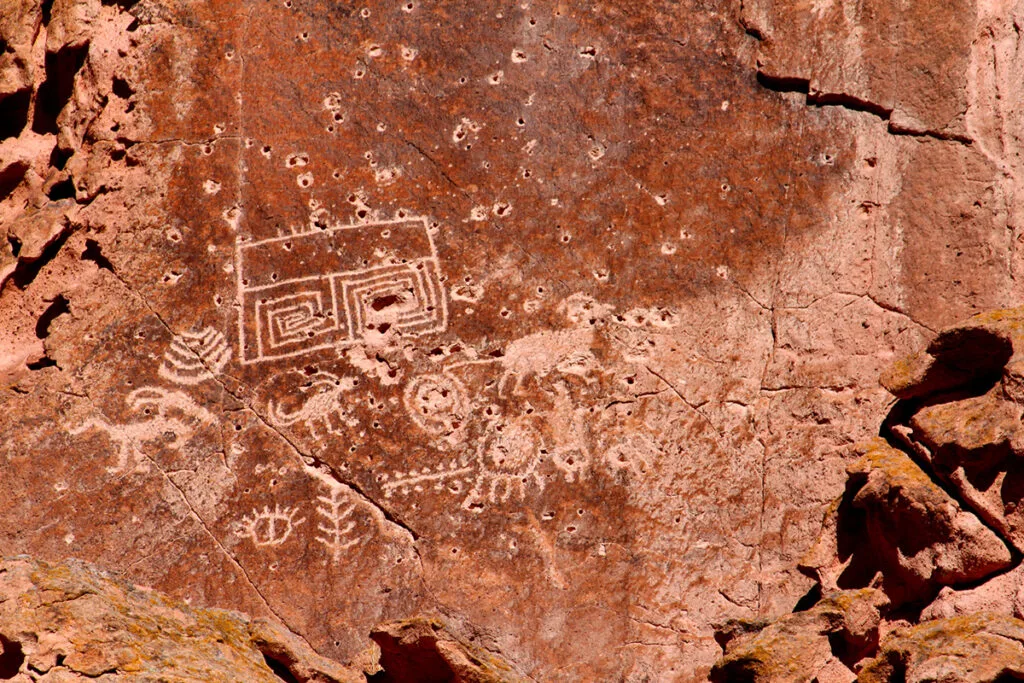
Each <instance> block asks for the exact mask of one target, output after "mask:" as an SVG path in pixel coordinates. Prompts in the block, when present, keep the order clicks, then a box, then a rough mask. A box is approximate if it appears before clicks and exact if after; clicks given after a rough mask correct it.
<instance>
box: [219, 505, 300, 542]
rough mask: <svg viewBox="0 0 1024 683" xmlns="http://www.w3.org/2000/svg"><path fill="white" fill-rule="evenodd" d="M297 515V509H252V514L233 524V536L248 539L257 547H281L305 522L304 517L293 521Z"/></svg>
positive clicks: (264, 507)
mask: <svg viewBox="0 0 1024 683" xmlns="http://www.w3.org/2000/svg"><path fill="white" fill-rule="evenodd" d="M298 513H299V509H298V508H294V507H286V508H282V507H281V506H280V505H275V506H274V509H273V510H271V509H270V508H269V507H267V506H263V510H256V509H255V508H253V511H252V514H249V515H246V516H245V517H243V518H242V519H241V520H240V521H238V522H236V523H235V535H236V536H238V537H239V538H248V539H249V540H251V541H252V542H253V545H255V546H257V547H263V546H277V545H281V544H282V543H284V542H285V541H287V540H288V537H289V536H291V535H292V532H293V531H294V530H295V528H296V527H298V526H299V525H300V524H302V523H303V522H305V521H306V520H305V518H304V517H303V518H299V519H295V516H296V515H297V514H298Z"/></svg>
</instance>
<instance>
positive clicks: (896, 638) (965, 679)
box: [857, 613, 1024, 683]
mask: <svg viewBox="0 0 1024 683" xmlns="http://www.w3.org/2000/svg"><path fill="white" fill-rule="evenodd" d="M1021 677H1024V621H1021V620H1020V619H1014V618H1012V617H1005V616H996V615H991V614H985V613H980V614H972V615H969V616H963V617H953V618H950V619H940V620H938V621H929V622H926V623H924V624H920V625H918V626H913V627H911V628H906V629H900V630H897V631H894V632H893V633H892V634H891V635H890V636H889V637H888V638H887V639H886V640H885V641H884V642H883V643H882V646H881V648H880V650H879V653H878V656H877V657H875V658H874V659H873V660H871V661H868V662H866V663H865V664H864V668H863V669H862V670H861V672H860V675H858V676H857V681H858V683H890V682H891V681H906V683H933V682H934V683H997V682H998V681H1007V680H1019V679H1020V678H1021Z"/></svg>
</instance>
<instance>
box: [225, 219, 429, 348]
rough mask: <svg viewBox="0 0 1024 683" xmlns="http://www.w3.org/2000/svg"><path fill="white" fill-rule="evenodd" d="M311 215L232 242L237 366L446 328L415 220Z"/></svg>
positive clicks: (422, 231) (425, 240) (423, 229)
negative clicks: (299, 223) (294, 226)
mask: <svg viewBox="0 0 1024 683" xmlns="http://www.w3.org/2000/svg"><path fill="white" fill-rule="evenodd" d="M314 213H317V212H314ZM317 216H318V217H317V218H316V222H317V224H316V226H312V227H311V229H310V230H308V231H305V232H301V233H299V234H291V235H282V236H280V237H273V238H269V239H263V240H258V241H251V240H250V241H239V243H238V245H237V249H236V252H237V256H236V262H237V268H236V271H237V274H238V280H237V285H238V299H239V301H240V302H242V315H241V316H240V317H239V343H240V347H241V354H240V356H241V361H242V363H244V364H248V363H259V362H263V361H268V360H275V359H280V358H290V357H294V356H298V355H301V354H304V353H309V352H311V351H316V350H320V349H342V348H346V347H349V346H354V345H356V344H358V343H360V342H361V341H362V340H363V339H365V338H366V337H367V336H368V335H372V334H375V333H376V334H383V333H384V332H386V331H388V330H391V329H394V330H395V331H396V332H397V333H400V334H402V335H406V336H414V337H415V336H419V335H423V334H428V333H432V332H443V331H444V330H445V329H447V326H448V298H447V293H446V291H445V287H444V286H443V284H442V276H441V268H440V263H439V261H438V258H437V248H436V246H435V245H434V237H433V231H432V230H431V228H430V227H429V226H428V225H427V221H426V219H425V218H402V219H398V220H392V221H372V222H364V223H359V224H350V225H340V224H334V223H332V222H331V220H330V218H329V217H328V216H327V215H326V213H324V212H323V211H320V212H319V213H317ZM313 227H315V228H316V229H313Z"/></svg>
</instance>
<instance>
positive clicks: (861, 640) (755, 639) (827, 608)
mask: <svg viewBox="0 0 1024 683" xmlns="http://www.w3.org/2000/svg"><path fill="white" fill-rule="evenodd" d="M888 605H889V600H888V598H887V597H886V596H885V594H884V593H882V592H881V591H878V590H874V589H871V588H864V589H860V590H851V591H843V592H839V593H831V594H829V595H827V596H825V597H824V598H822V599H821V600H820V601H819V602H818V603H817V604H816V605H814V607H812V608H811V609H809V610H807V611H805V612H797V613H795V614H790V615H787V616H785V617H782V618H781V619H779V620H777V621H775V622H773V623H771V624H769V625H764V624H761V625H760V629H758V625H757V624H748V625H743V624H732V625H729V626H727V627H726V628H725V629H721V630H720V634H726V638H721V637H720V641H721V640H724V643H723V647H724V648H725V656H724V657H723V658H722V659H721V660H720V661H719V662H718V663H717V664H716V665H715V667H714V669H712V671H711V680H712V681H716V682H723V683H727V682H729V681H750V682H751V683H754V682H761V681H768V682H770V681H797V680H816V681H818V683H832V682H835V683H838V682H840V681H844V682H846V683H849V681H853V680H854V678H855V677H856V675H855V674H854V673H853V671H851V670H850V669H849V668H848V666H847V664H849V665H851V666H852V664H853V663H854V662H857V661H859V660H860V659H862V658H863V657H864V656H865V655H866V654H869V653H872V652H874V650H875V648H877V646H878V626H879V624H880V623H881V620H882V618H881V615H882V612H883V611H884V610H885V608H887V607H888ZM744 630H746V631H753V633H749V632H748V633H743V631H744ZM733 634H736V635H735V636H734V637H729V636H732V635H733Z"/></svg>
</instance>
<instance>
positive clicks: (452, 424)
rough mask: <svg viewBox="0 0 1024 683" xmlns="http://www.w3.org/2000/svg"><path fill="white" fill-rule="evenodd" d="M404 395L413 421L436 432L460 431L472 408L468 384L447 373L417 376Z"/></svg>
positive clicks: (428, 430)
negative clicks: (467, 389)
mask: <svg viewBox="0 0 1024 683" xmlns="http://www.w3.org/2000/svg"><path fill="white" fill-rule="evenodd" d="M402 398H403V400H404V403H405V407H406V409H407V410H408V411H409V415H410V416H411V417H412V419H413V421H414V422H415V423H416V424H417V425H419V426H420V427H421V428H422V429H424V430H425V431H427V432H430V433H432V434H447V433H451V432H454V431H456V430H457V429H459V427H460V426H461V425H462V424H463V422H464V421H465V419H466V417H467V415H468V412H469V405H468V402H467V400H466V390H465V388H464V387H463V386H462V384H461V382H459V381H458V380H457V379H455V378H454V377H449V376H446V375H420V376H419V377H416V378H414V379H413V380H412V381H410V382H409V384H408V385H407V386H406V388H405V392H404V394H403V397H402Z"/></svg>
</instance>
